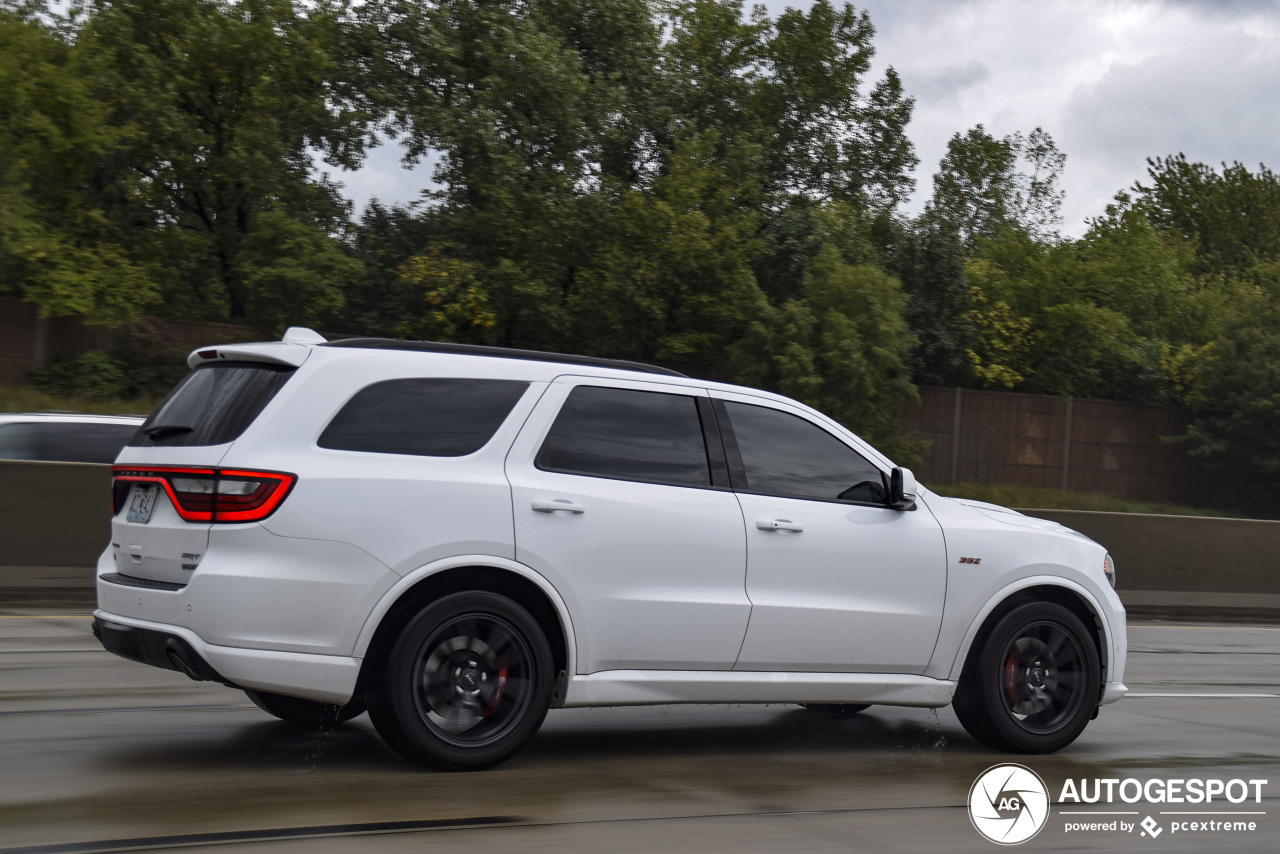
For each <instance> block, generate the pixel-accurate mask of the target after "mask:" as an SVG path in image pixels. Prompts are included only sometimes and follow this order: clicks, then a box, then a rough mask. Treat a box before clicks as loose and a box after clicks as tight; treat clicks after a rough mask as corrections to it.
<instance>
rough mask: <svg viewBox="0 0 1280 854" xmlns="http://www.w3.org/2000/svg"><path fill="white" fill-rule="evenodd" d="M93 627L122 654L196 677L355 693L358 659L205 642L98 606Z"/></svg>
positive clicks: (338, 695) (294, 691)
mask: <svg viewBox="0 0 1280 854" xmlns="http://www.w3.org/2000/svg"><path fill="white" fill-rule="evenodd" d="M93 633H94V635H95V636H97V637H98V639H99V640H100V641H101V642H102V645H103V647H105V648H106V649H107V651H109V652H113V653H115V654H116V655H119V656H121V657H122V658H127V659H129V660H131V661H138V662H141V663H143V664H150V665H152V666H153V667H161V668H164V669H166V670H176V671H178V672H180V673H186V674H187V675H188V676H190V677H191V678H192V679H203V680H209V681H213V682H221V683H222V684H224V685H230V686H231V687H235V688H255V689H257V690H260V691H270V692H273V693H276V694H287V695H288V696H291V697H302V698H304V699H308V700H318V701H319V702H322V703H334V704H336V705H345V704H346V703H347V702H348V701H349V700H350V699H351V698H352V696H354V694H355V688H356V679H357V678H358V677H359V675H360V659H358V658H349V657H347V656H339V655H310V654H307V653H300V652H280V651H278V650H262V649H241V648H237V647H229V646H215V645H213V644H209V643H205V641H204V640H202V639H201V638H200V637H199V636H198V635H197V634H196V633H195V632H193V631H191V630H190V629H187V628H184V627H182V626H172V625H165V624H163V623H152V622H148V621H146V620H139V619H136V618H133V617H123V616H120V615H118V614H112V613H110V612H108V611H103V610H98V611H95V612H94V620H93Z"/></svg>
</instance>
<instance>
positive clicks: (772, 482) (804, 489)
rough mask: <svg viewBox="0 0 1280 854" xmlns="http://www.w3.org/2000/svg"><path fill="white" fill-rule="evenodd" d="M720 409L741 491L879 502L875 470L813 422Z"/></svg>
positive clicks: (881, 490) (770, 412)
mask: <svg viewBox="0 0 1280 854" xmlns="http://www.w3.org/2000/svg"><path fill="white" fill-rule="evenodd" d="M724 407H725V411H726V412H728V415H729V422H730V425H731V427H732V430H733V436H734V438H735V439H736V440H737V445H738V451H739V453H740V454H741V455H742V467H743V469H744V470H745V472H746V478H747V484H746V489H747V491H749V492H760V493H765V494H767V495H784V496H788V497H792V498H817V499H822V500H825V501H859V502H869V503H873V504H883V503H884V502H885V500H886V490H885V486H884V478H883V477H882V476H881V474H880V470H879V469H877V468H876V467H875V466H873V465H872V464H871V463H869V462H867V460H866V459H865V458H864V457H863V456H862V455H861V454H859V453H858V452H857V451H855V450H853V449H852V448H850V447H849V446H848V445H846V444H845V443H844V442H841V441H840V440H839V439H837V438H836V437H835V436H832V435H831V434H830V433H828V432H827V431H826V430H823V429H822V428H821V427H819V426H818V425H816V424H814V423H813V422H811V421H806V420H805V419H803V418H800V417H799V416H796V415H792V414H790V413H788V412H781V411H779V410H777V409H769V408H767V407H764V406H751V405H749V404H745V403H731V402H728V401H726V402H725V404H724ZM735 485H736V484H735Z"/></svg>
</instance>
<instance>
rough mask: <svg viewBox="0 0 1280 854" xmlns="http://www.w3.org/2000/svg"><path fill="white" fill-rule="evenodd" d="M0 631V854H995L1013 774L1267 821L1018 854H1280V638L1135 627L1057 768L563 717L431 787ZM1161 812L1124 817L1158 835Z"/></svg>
mask: <svg viewBox="0 0 1280 854" xmlns="http://www.w3.org/2000/svg"><path fill="white" fill-rule="evenodd" d="M0 613H5V615H4V616H0V854H12V852H13V851H18V850H20V851H33V850H34V851H42V852H55V851H56V852H91V851H92V852H106V851H133V850H157V849H162V850H195V849H196V848H197V847H210V850H213V851H217V852H228V854H229V852H241V851H253V852H263V854H295V852H297V854H302V852H307V854H311V852H345V851H361V852H363V851H370V852H376V853H377V854H382V852H386V854H391V852H422V851H452V850H458V851H468V852H482V854H502V852H529V851H557V852H561V851H658V850H661V851H663V852H686V851H687V852H699V854H701V853H702V852H709V851H730V852H735V854H737V852H748V851H777V852H798V851H857V852H862V851H865V852H914V851H920V852H925V851H928V852H939V851H943V852H952V851H995V850H998V846H995V845H993V844H992V843H990V842H988V841H986V840H985V839H983V838H982V837H981V836H979V835H978V832H977V831H976V830H975V829H974V827H973V826H972V824H971V823H970V820H969V815H968V811H967V809H966V806H965V805H966V801H967V798H968V794H969V790H970V787H971V786H972V784H973V782H974V780H975V778H976V777H977V776H978V775H979V774H980V773H981V772H982V771H983V770H984V769H986V768H988V767H989V766H991V765H994V764H998V763H1001V762H1005V761H1017V762H1021V763H1022V764H1025V765H1027V766H1028V767H1030V768H1032V769H1033V770H1034V771H1036V772H1037V773H1038V774H1039V775H1040V776H1041V777H1042V778H1043V779H1044V780H1045V782H1046V784H1047V786H1048V788H1049V789H1050V793H1051V797H1053V798H1054V799H1055V800H1057V798H1058V795H1059V790H1060V787H1061V786H1062V784H1063V782H1064V781H1065V780H1066V779H1067V778H1068V777H1070V778H1072V779H1075V780H1080V779H1082V778H1088V779H1092V778H1117V779H1124V778H1136V779H1139V780H1141V781H1145V780H1147V779H1151V778H1178V779H1185V778H1196V777H1199V778H1220V779H1223V780H1229V779H1237V778H1238V779H1243V780H1251V779H1266V780H1268V781H1269V783H1268V784H1267V785H1266V786H1265V787H1264V788H1263V791H1262V793H1263V798H1262V802H1261V803H1260V804H1254V803H1253V802H1252V800H1251V801H1250V802H1249V803H1247V804H1240V805H1233V804H1229V803H1225V802H1224V803H1223V807H1224V808H1227V809H1226V811H1243V810H1248V811H1250V812H1254V813H1265V814H1263V815H1255V816H1250V820H1253V821H1255V822H1256V823H1257V829H1256V830H1255V831H1253V832H1238V833H1230V834H1221V833H1214V834H1205V833H1199V834H1197V833H1185V832H1184V833H1175V832H1173V831H1172V830H1167V831H1166V830H1165V829H1164V828H1163V826H1162V829H1161V831H1160V835H1159V837H1158V838H1151V837H1148V836H1140V835H1139V834H1140V833H1141V832H1142V831H1141V829H1140V828H1139V829H1135V831H1133V832H1130V833H1121V832H1118V831H1117V832H1106V831H1098V832H1090V833H1067V832H1066V831H1065V826H1066V822H1067V821H1069V820H1071V819H1072V817H1071V816H1063V815H1060V814H1059V813H1061V812H1062V811H1064V810H1070V809H1071V805H1069V804H1055V805H1054V807H1053V811H1052V813H1051V815H1050V818H1049V819H1048V821H1047V823H1046V824H1045V826H1044V829H1043V830H1042V831H1041V833H1040V834H1039V836H1037V837H1036V838H1034V839H1032V840H1031V841H1029V842H1027V843H1026V844H1025V846H1023V850H1027V851H1076V850H1086V851H1113V850H1133V851H1139V850H1141V851H1164V850H1169V851H1204V850H1213V851H1215V852H1228V851H1272V852H1274V851H1277V850H1280V803H1278V801H1280V628H1277V627H1271V626H1240V625H1231V626H1225V625H1224V626H1217V625H1172V624H1169V625H1166V624H1158V623H1148V624H1134V625H1132V626H1131V627H1130V635H1129V637H1130V643H1131V647H1132V653H1131V658H1130V664H1129V672H1128V674H1127V679H1126V681H1127V683H1128V684H1129V687H1130V689H1131V691H1132V694H1131V696H1130V697H1129V698H1127V699H1125V700H1123V701H1121V702H1120V703H1118V704H1116V705H1113V706H1108V707H1106V708H1104V709H1103V710H1102V714H1101V716H1100V717H1099V718H1098V719H1097V720H1096V721H1094V722H1093V723H1092V724H1091V725H1090V726H1089V728H1088V729H1087V730H1086V731H1085V734H1084V735H1083V736H1082V737H1081V739H1080V740H1079V741H1078V742H1077V743H1076V744H1075V745H1073V746H1072V747H1071V748H1069V749H1068V750H1066V751H1064V752H1063V753H1061V754H1058V755H1054V756H1041V757H1022V758H1018V757H1010V756H1006V755H1003V754H998V753H995V752H993V751H990V750H988V749H986V748H984V747H982V746H980V745H978V744H976V743H975V742H973V741H972V740H971V739H970V738H969V737H968V736H967V735H966V734H965V733H964V731H963V729H961V727H960V725H959V723H958V722H957V721H956V719H955V716H954V715H953V714H952V713H951V712H950V710H948V709H942V710H939V711H938V712H936V713H935V712H933V711H929V710H923V709H891V708H879V707H878V708H873V709H870V710H868V711H867V712H864V713H863V714H860V715H853V716H846V717H844V718H840V719H829V718H827V717H825V716H822V715H818V714H815V713H812V712H809V711H806V710H804V709H801V708H799V707H796V706H777V705H775V706H765V707H760V706H737V707H713V706H689V707H677V706H668V707H652V708H622V709H594V710H559V711H553V712H552V713H551V714H550V715H549V717H548V719H547V723H546V725H545V726H544V727H543V730H542V732H541V733H540V734H539V735H538V737H537V739H536V740H535V741H534V743H532V744H531V745H530V746H529V748H527V749H526V750H525V751H524V752H523V753H522V754H520V755H519V756H518V757H517V758H516V759H515V760H513V761H512V762H509V763H507V764H506V765H504V766H501V767H499V768H497V769H494V770H491V771H487V772H483V773H476V774H444V773H435V772H430V771H424V770H421V769H419V768H416V767H414V766H412V765H409V764H408V763H406V762H404V761H403V760H401V759H400V758H399V757H398V756H396V755H395V754H393V753H392V752H391V751H389V750H388V749H387V748H385V747H383V745H382V744H381V742H380V741H379V740H378V738H377V736H376V735H375V734H374V732H373V729H372V726H371V725H370V724H369V721H368V718H367V717H361V718H358V719H357V720H355V721H353V722H352V723H351V724H350V725H347V726H344V727H341V728H339V729H338V730H336V731H333V732H330V733H327V734H313V733H302V732H299V731H297V730H295V729H293V728H291V727H290V726H288V725H286V724H283V723H280V722H278V721H275V720H274V719H272V718H270V717H268V716H267V715H265V714H264V713H262V712H260V711H259V710H258V709H257V708H255V707H254V706H252V705H251V704H250V703H249V702H248V701H247V699H245V697H244V696H243V695H242V694H240V693H238V692H236V691H232V690H230V689H228V688H224V687H221V686H217V685H212V684H209V683H195V682H191V681H189V680H188V679H186V678H185V677H183V676H181V675H180V674H177V673H171V672H167V671H161V670H156V669H153V668H148V667H145V666H143V665H137V664H132V663H130V662H126V661H123V660H121V659H118V658H115V657H114V656H111V655H109V654H108V653H106V652H104V651H102V650H101V649H100V648H99V647H98V646H97V643H96V642H95V641H94V639H93V637H92V635H91V634H90V632H89V620H88V618H87V617H84V616H48V615H43V614H38V615H32V614H24V613H18V612H14V611H10V612H7V613H6V612H0ZM1086 806H1088V805H1086ZM1167 807H1168V805H1163V806H1162V805H1153V804H1147V803H1140V804H1136V805H1132V806H1129V805H1125V804H1119V805H1118V806H1115V807H1113V809H1116V810H1128V811H1130V812H1131V813H1134V814H1132V815H1130V816H1129V817H1127V818H1126V820H1128V821H1133V820H1135V819H1137V820H1140V819H1141V818H1143V817H1146V816H1147V815H1151V816H1152V817H1153V818H1154V819H1158V820H1159V821H1160V822H1162V823H1163V824H1168V823H1169V822H1170V821H1173V820H1176V818H1177V817H1173V816H1167V815H1161V811H1162V809H1166V808H1167ZM1094 808H1095V809H1096V808H1097V807H1096V805H1095V806H1094ZM1186 809H1193V808H1191V807H1187V808H1186ZM1201 809H1203V807H1202V808H1201ZM1210 820H1213V819H1210Z"/></svg>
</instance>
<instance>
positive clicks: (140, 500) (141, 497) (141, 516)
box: [125, 484, 159, 525]
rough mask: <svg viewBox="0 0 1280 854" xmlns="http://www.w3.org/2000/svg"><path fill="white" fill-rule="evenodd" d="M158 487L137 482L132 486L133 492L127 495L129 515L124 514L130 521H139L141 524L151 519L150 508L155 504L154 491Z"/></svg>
mask: <svg viewBox="0 0 1280 854" xmlns="http://www.w3.org/2000/svg"><path fill="white" fill-rule="evenodd" d="M158 489H159V487H157V486H154V485H144V484H139V485H138V486H135V487H134V488H133V494H132V495H131V496H129V515H128V516H126V517H125V518H127V519H128V520H129V521H130V522H139V523H141V524H143V525H145V524H147V523H148V522H150V521H151V508H153V507H155V506H156V492H157V490H158Z"/></svg>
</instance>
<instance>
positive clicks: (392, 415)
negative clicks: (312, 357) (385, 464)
mask: <svg viewBox="0 0 1280 854" xmlns="http://www.w3.org/2000/svg"><path fill="white" fill-rule="evenodd" d="M528 387H529V384H528V383H526V382H515V381H512V380H468V379H404V380H386V381H384V382H380V383H374V384H373V385H371V386H368V387H367V388H364V389H361V390H360V391H359V392H357V393H356V395H355V397H353V398H351V400H349V401H347V405H346V406H344V407H342V409H341V411H339V412H338V414H337V415H335V416H334V417H333V420H332V421H330V422H329V426H328V427H326V428H324V432H323V433H321V434H320V440H319V442H318V443H317V444H319V445H320V447H322V448H332V449H333V450H336V451H366V452H369V453H375V454H414V455H418V456H426V457H460V456H463V455H464V454H470V453H474V452H475V451H478V450H480V449H481V448H482V447H484V444H485V443H486V442H488V441H489V440H490V439H491V438H493V434H494V433H496V432H497V431H498V428H499V427H501V426H502V422H503V421H505V420H506V418H507V415H508V414H510V412H511V409H512V408H513V407H514V406H515V405H516V401H517V400H519V399H520V396H521V395H523V394H524V392H525V389H527V388H528Z"/></svg>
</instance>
